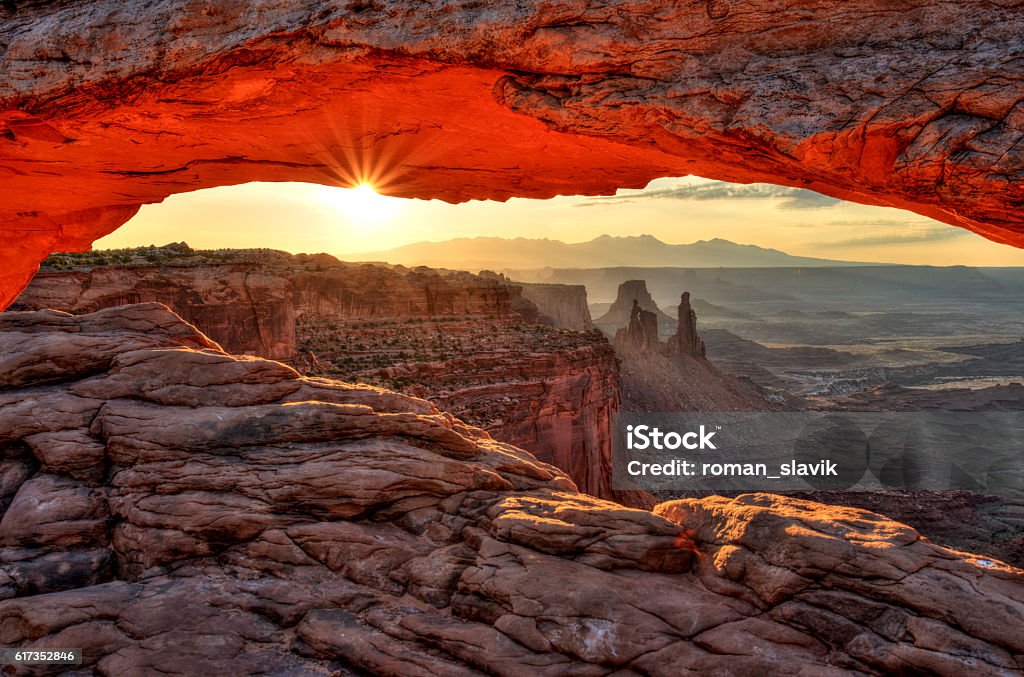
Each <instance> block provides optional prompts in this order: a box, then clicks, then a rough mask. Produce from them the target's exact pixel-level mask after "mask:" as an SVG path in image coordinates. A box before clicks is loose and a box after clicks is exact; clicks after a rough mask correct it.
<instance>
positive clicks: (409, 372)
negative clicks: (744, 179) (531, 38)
mask: <svg viewBox="0 0 1024 677" xmlns="http://www.w3.org/2000/svg"><path fill="white" fill-rule="evenodd" d="M181 247H183V249H181ZM179 250H180V251H179ZM179 250H174V251H175V252H178V253H180V254H181V255H182V256H186V257H187V256H191V258H192V259H195V258H197V257H199V256H200V255H201V254H200V253H196V252H192V251H191V250H189V249H188V248H187V246H184V245H181V246H180V247H179ZM171 253H173V252H171V251H169V250H168V251H163V252H162V255H165V256H168V255H170V254H171ZM224 256H233V257H235V258H242V257H248V258H250V259H252V260H250V261H248V262H246V263H241V262H236V263H209V262H207V263H196V262H195V261H193V262H192V263H188V262H187V261H188V260H187V259H182V260H177V262H176V263H175V265H160V266H154V265H139V266H132V267H113V268H109V267H108V268H104V267H95V268H92V269H90V270H87V271H85V270H73V271H50V272H45V273H43V274H41V275H40V276H39V278H37V280H35V281H33V283H32V284H31V285H30V286H29V287H28V289H26V290H25V292H24V293H23V294H22V295H21V296H20V297H19V299H18V306H17V307H21V308H25V309H38V308H53V309H57V310H63V311H68V312H89V311H93V310H97V309H100V308H105V307H110V306H113V305H118V304H123V303H137V302H146V301H155V302H160V303H164V304H166V305H168V306H169V307H171V308H172V309H173V310H175V311H176V312H178V313H179V314H180V315H181V316H182V317H184V318H185V319H186V320H188V321H189V322H190V323H192V324H194V325H195V326H196V327H198V328H199V329H201V330H202V331H204V332H207V333H208V334H209V335H210V337H211V338H213V339H214V340H216V341H217V342H218V343H219V344H220V345H222V346H224V347H225V348H226V349H228V350H232V351H235V352H238V353H243V354H255V355H259V356H262V357H268V358H271V359H280V360H287V361H291V362H293V363H295V364H297V365H298V366H301V367H302V368H303V370H304V371H305V372H306V373H310V374H320V375H344V376H345V377H346V378H350V379H359V380H362V381H369V382H373V383H380V384H383V385H388V386H391V387H394V388H397V389H405V390H409V391H411V392H415V393H416V394H418V395H420V396H424V397H429V398H430V399H431V400H434V401H437V402H441V403H443V405H444V407H445V408H446V409H449V410H451V411H453V412H456V413H457V415H459V416H460V417H462V418H463V419H464V420H466V421H468V422H470V423H473V424H474V425H478V426H480V427H482V428H485V429H486V430H488V431H489V432H491V433H492V434H493V435H494V436H495V437H497V438H498V439H500V440H502V441H505V442H509V443H511V444H515V445H517V446H519V447H522V448H524V449H527V450H529V451H531V452H532V453H535V454H537V455H538V457H540V458H541V459H542V460H544V461H546V462H548V463H552V464H554V465H556V466H558V467H559V468H562V469H563V470H564V471H566V472H568V473H569V474H570V476H572V477H573V478H574V480H575V481H576V482H577V484H578V485H579V486H580V488H581V489H582V490H583V491H585V492H588V493H591V494H594V495H595V496H600V497H604V498H611V497H612V496H613V494H612V491H611V474H610V466H611V434H612V415H613V413H614V412H617V411H618V408H619V371H618V362H617V360H616V359H615V354H614V351H613V350H612V348H611V346H610V345H609V344H608V342H607V341H606V340H605V339H604V337H603V336H601V335H600V333H598V332H592V331H591V332H575V331H556V330H554V329H551V328H549V327H543V326H538V325H535V324H534V323H535V322H536V321H537V320H539V319H541V316H542V313H541V312H539V311H538V309H537V307H536V306H534V305H533V304H532V303H530V302H529V301H528V300H526V299H524V298H523V296H522V295H523V291H522V289H521V288H520V287H519V286H517V285H509V284H505V283H504V282H503V281H501V280H498V279H497V278H482V277H478V276H476V275H471V274H469V273H456V272H444V273H442V272H439V271H435V270H431V269H427V268H417V269H414V270H406V269H396V268H389V267H385V266H378V265H370V264H345V263H341V262H339V261H337V260H335V259H333V258H332V257H329V256H291V255H288V254H284V253H281V252H257V251H248V252H237V253H234V254H231V255H227V254H225V255H224ZM542 286H544V287H550V288H549V289H545V290H543V291H542V295H543V296H544V298H545V299H546V300H547V302H548V306H547V309H548V310H552V311H554V312H556V314H557V311H558V308H559V307H561V308H563V309H565V310H567V311H570V312H567V313H566V314H564V315H563V316H562V317H563V319H564V320H573V321H582V320H583V319H584V318H580V317H578V316H577V317H576V318H575V319H574V318H573V315H572V312H575V311H574V309H575V310H578V305H579V303H580V299H581V295H580V293H579V292H578V291H577V288H573V287H568V286H563V285H542ZM556 288H557V289H556ZM578 289H582V287H580V288H578ZM564 292H568V293H564ZM566 299H567V300H568V303H566ZM582 303H583V309H584V311H586V295H585V292H584V293H583V294H582ZM545 314H546V313H545ZM585 319H586V320H587V321H589V313H588V314H587V315H586V316H585Z"/></svg>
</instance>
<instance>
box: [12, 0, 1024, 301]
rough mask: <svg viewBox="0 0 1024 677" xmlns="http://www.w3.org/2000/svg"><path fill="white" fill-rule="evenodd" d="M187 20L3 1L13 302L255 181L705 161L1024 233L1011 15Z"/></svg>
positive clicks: (573, 185)
mask: <svg viewBox="0 0 1024 677" xmlns="http://www.w3.org/2000/svg"><path fill="white" fill-rule="evenodd" d="M192 10H193V8H192V6H191V5H189V4H188V3H181V2H177V3H158V4H154V5H140V6H133V7H131V8H125V7H123V5H121V4H119V3H115V2H112V1H111V0H90V2H88V3H86V4H84V5H79V4H75V3H69V2H56V3H47V4H45V5H40V4H37V3H36V4H14V5H11V4H8V5H7V6H6V7H5V8H4V9H3V10H2V11H3V13H4V14H3V22H2V24H0V73H2V77H0V138H2V139H3V141H2V142H0V143H3V144H4V145H3V150H2V155H0V158H2V166H4V167H5V168H6V169H5V181H4V182H3V184H2V188H0V204H2V205H3V212H2V213H0V219H2V220H3V222H4V224H5V226H4V227H5V230H4V232H5V234H7V235H8V236H9V238H8V239H13V240H15V243H14V246H11V247H6V248H5V249H4V250H3V251H2V252H0V254H2V256H3V259H2V266H0V269H2V270H3V271H4V272H3V273H2V274H0V275H2V276H0V290H2V296H0V306H3V305H6V304H8V303H9V302H10V301H11V300H12V299H13V297H14V296H15V295H16V294H17V290H18V289H20V288H21V287H22V286H23V285H24V284H26V283H27V282H28V280H29V278H30V277H31V275H32V272H33V271H34V269H35V265H36V263H37V262H38V261H40V260H42V259H43V258H44V256H45V255H46V254H47V253H48V252H51V251H68V250H71V249H76V248H84V247H88V246H89V244H90V243H91V242H92V241H94V240H95V239H96V238H97V237H99V236H101V235H104V234H106V233H108V232H110V231H111V230H113V229H114V228H116V227H118V226H119V225H120V224H122V223H124V222H125V221H126V220H127V219H128V218H129V217H130V216H131V215H133V214H134V213H135V212H136V211H137V209H138V206H139V205H140V204H143V203H150V202H157V201H160V200H162V199H164V198H165V197H167V196H168V195H170V194H173V193H176V192H182V191H187V190H194V189H196V188H202V187H209V186H214V185H223V184H237V183H244V182H246V181H253V180H277V181H283V180H287V181H310V182H320V183H327V184H334V185H338V184H341V185H352V184H355V183H358V182H359V181H372V182H374V183H376V184H378V185H379V187H380V188H381V189H382V190H384V191H385V192H388V193H390V194H394V195H400V196H406V197H421V198H441V199H447V200H451V201H458V200H466V199H470V198H479V199H482V198H491V199H505V198H508V197H511V196H524V197H525V196H529V197H550V196H553V195H556V194H566V193H578V194H593V193H598V192H604V193H610V192H612V191H613V190H614V189H616V188H619V187H641V186H643V185H644V184H646V183H647V182H648V181H649V180H650V179H652V178H655V177H658V176H680V175H686V174H697V175H700V176H707V177H712V178H718V179H724V180H730V181H738V182H752V181H769V182H776V183H782V184H785V185H790V186H796V187H801V188H809V189H812V190H817V191H820V192H823V193H826V194H829V195H833V196H835V197H840V198H844V199H851V200H855V201H860V202H866V203H873V204H882V205H886V206H896V207H902V208H905V209H911V210H914V211H916V212H918V213H921V214H926V215H928V216H933V217H935V218H938V219H940V220H943V221H946V222H948V223H953V224H956V225H961V226H964V227H967V228H970V229H972V230H975V231H976V232H979V233H981V234H983V235H985V236H986V237H989V238H992V239H995V240H998V241H1002V242H1019V241H1020V236H1019V233H1020V232H1021V216H1020V210H1019V209H1017V207H1016V205H1017V204H1018V202H1019V200H1020V198H1021V193H1020V182H1019V181H1016V180H1014V177H1015V176H1016V175H1017V174H1018V173H1019V172H1020V171H1021V167H1022V163H1024V158H1022V155H1021V152H1020V150H1019V143H1018V142H1019V141H1020V138H1021V129H1022V126H1021V108H1020V104H1019V100H1020V87H1019V86H1018V83H1017V80H1016V65H1015V62H1014V58H1015V57H1014V55H1015V54H1016V49H1017V38H1018V36H1019V34H1020V28H1021V23H1022V18H1021V12H1020V10H1019V8H1018V7H1017V6H1016V5H1012V4H1010V5H1000V6H998V7H995V8H993V7H992V6H990V4H988V3H982V2H980V1H977V0H972V1H970V2H965V3H946V4H941V3H936V2H933V1H930V0H913V1H912V2H910V3H909V4H906V5H904V6H902V7H901V8H900V14H899V17H900V20H899V21H892V20H890V19H891V18H892V17H891V16H889V12H890V11H891V8H890V7H888V6H883V5H879V3H878V2H877V0H856V1H855V2H852V3H849V2H848V3H829V4H824V5H815V6H814V7H806V6H803V5H797V6H788V5H787V6H783V5H779V4H778V3H776V2H773V1H771V0H758V1H757V2H754V3H753V4H750V5H745V6H744V7H742V11H741V8H739V7H738V6H737V4H736V3H735V2H730V1H728V0H714V1H713V2H701V3H691V4H687V5H681V6H677V5H673V4H666V3H657V2H651V1H632V0H631V1H628V2H627V1H620V2H616V3H614V4H613V5H607V6H606V5H599V6H598V5H595V6H590V5H585V4H582V5H579V4H571V3H554V4H552V3H540V2H534V3H525V4H524V3H521V2H509V1H505V2H499V3H497V4H494V3H489V4H488V5H487V7H483V6H476V5H473V4H471V3H470V4H468V5H460V6H458V7H451V6H448V5H444V6H428V5H424V6H412V5H403V4H401V3H395V4H375V5H371V6H367V7H364V6H363V5H342V4H339V5H332V6H330V7H319V6H309V7H295V6H293V5H291V4H288V3H282V2H264V3H260V4H258V5H255V6H248V5H246V6H242V5H238V4H235V3H230V2H224V1H223V0H221V1H219V2H214V3H213V4H211V5H209V6H208V7H206V8H205V9H204V10H203V11H202V12H201V13H197V12H194V11H192ZM283 36H287V38H284V37H283ZM864 36H871V40H870V43H869V44H865V42H864ZM666 45H671V46H672V49H666ZM253 139H263V140H264V142H263V143H261V144H257V145H256V146H254V144H253ZM55 168H57V169H55ZM467 176H472V180H469V181H467V180H466V177H467ZM1008 177H1009V178H1008ZM40 195H45V196H46V203H45V205H43V204H42V203H41V202H40V198H39V196H40Z"/></svg>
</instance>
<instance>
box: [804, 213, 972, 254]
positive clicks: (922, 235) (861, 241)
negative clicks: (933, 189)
mask: <svg viewBox="0 0 1024 677" xmlns="http://www.w3.org/2000/svg"><path fill="white" fill-rule="evenodd" d="M829 225H844V226H848V227H856V228H875V229H878V230H882V231H883V232H876V233H874V234H871V233H865V234H863V235H858V236H856V237H849V238H845V239H842V240H831V241H828V242H819V243H816V245H817V246H818V247H883V246H889V245H900V244H923V243H928V242H942V241H945V240H953V239H956V238H959V237H964V236H969V235H971V232H970V231H968V230H964V229H963V228H957V227H956V226H947V225H943V224H916V223H912V222H911V223H908V222H906V221H897V220H888V219H887V220H880V221H848V222H846V221H833V222H830V223H829ZM884 231H889V232H884Z"/></svg>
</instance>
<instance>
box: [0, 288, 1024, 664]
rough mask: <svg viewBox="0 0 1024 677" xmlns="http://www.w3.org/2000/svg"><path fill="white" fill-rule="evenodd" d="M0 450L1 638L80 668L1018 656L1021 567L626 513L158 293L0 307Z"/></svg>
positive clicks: (868, 541) (549, 472) (805, 506)
mask: <svg viewBox="0 0 1024 677" xmlns="http://www.w3.org/2000/svg"><path fill="white" fill-rule="evenodd" d="M56 356H59V359H55V357H56ZM0 449H2V450H3V455H2V459H0V468H2V469H3V472H2V477H3V482H2V484H0V488H2V503H0V509H2V512H3V515H2V519H0V598H2V601H0V643H3V644H4V645H6V646H18V647H33V648H44V647H65V646H71V645H74V646H77V647H81V648H83V649H84V663H83V665H82V666H80V668H79V669H78V672H79V673H80V674H99V675H109V674H140V673H146V672H162V673H184V674H225V673H230V674H266V673H268V672H269V673H273V674H304V675H305V674H308V675H312V674H323V673H332V674H341V675H347V674H353V675H355V674H365V673H371V674H380V675H403V676H405V675H435V674H446V675H474V674H492V675H508V676H510V677H511V676H514V675H519V674H522V671H523V669H524V666H528V668H527V669H528V670H529V671H530V672H531V673H533V674H540V675H566V674H572V675H610V674H620V675H621V674H644V675H679V674H708V673H709V672H716V671H717V672H724V673H729V674H741V673H742V674H749V673H752V672H756V673H764V674H770V675H782V674H800V673H804V674H811V673H813V674H820V675H833V674H834V675H840V674H849V672H851V671H853V672H857V673H862V674H892V673H893V672H904V673H905V672H908V671H912V672H919V673H929V674H939V675H960V674H964V673H965V672H970V673H971V674H979V675H1008V674H1014V673H1016V672H1019V671H1020V670H1022V669H1024V639H1022V637H1021V634H1020V632H1019V628H1020V627H1021V626H1022V624H1024V572H1022V571H1020V570H1018V569H1014V568H1012V567H1009V566H1007V565H1005V564H1003V563H1001V562H999V561H995V560H991V559H987V558H981V557H977V556H972V555H968V554H965V553H962V552H957V551H953V550H949V549H946V548H942V547H940V546H937V545H934V544H932V543H930V542H928V541H927V540H925V539H923V538H922V537H921V536H920V535H919V534H918V533H917V532H916V531H914V530H913V529H911V528H909V527H907V526H904V525H902V524H899V523H897V522H893V521H891V520H889V519H887V518H884V517H881V516H880V515H877V514H875V513H872V512H869V511H865V510H858V509H854V508H842V507H834V506H826V505H822V504H819V503H814V502H810V501H804V500H797V499H791V498H783V497H778V496H770V495H762V494H747V495H743V496H739V497H735V498H725V497H709V498H705V499H701V500H692V499H691V500H678V501H671V502H668V503H663V504H660V505H658V506H656V507H655V509H654V510H653V511H643V510H635V509H629V508H624V507H622V506H621V505H618V504H615V503H610V502H607V501H603V500H600V499H598V498H594V497H590V496H587V495H585V494H580V493H577V490H576V487H575V486H574V484H573V482H572V481H571V480H570V479H569V477H568V476H567V475H566V474H565V473H563V472H561V471H560V470H558V469H556V468H554V467H553V466H550V465H547V464H545V463H542V462H540V461H538V460H537V459H536V458H534V457H533V456H531V455H530V454H528V453H526V452H523V451H521V450H519V449H517V448H515V447H513V446H511V445H507V444H504V443H501V442H498V441H496V440H494V439H493V438H492V437H491V436H489V435H488V434H487V433H486V432H484V431H482V430H480V429H479V428H475V427H473V426H470V425H467V424H465V423H462V422H460V421H459V420H458V419H455V418H453V417H452V416H450V415H448V414H445V413H442V412H440V411H439V410H438V409H437V408H435V407H434V406H433V405H432V404H430V403H429V402H426V401H424V400H422V399H418V398H415V397H410V396H408V395H402V394H399V393H394V392H390V391H387V390H383V389H380V388H376V387H372V386H368V385H353V384H348V383H344V382H340V381H334V380H330V379H324V378H312V377H304V376H301V375H300V374H299V373H297V372H296V371H294V370H293V369H291V368H289V367H287V366H285V365H283V364H281V363H279V362H274V361H269V360H266V359H263V358H258V357H253V356H248V357H246V356H231V355H228V354H226V353H225V352H223V351H222V350H220V348H219V347H218V346H217V345H216V344H215V343H214V342H212V341H211V340H210V339H208V338H207V337H205V336H204V335H202V334H201V333H200V332H198V331H197V330H196V329H195V328H194V327H192V326H191V325H189V324H187V323H185V322H183V321H182V320H181V319H180V318H178V317H177V316H176V315H174V314H173V313H172V312H170V311H169V310H168V309H167V308H166V307H165V306H161V305H159V304H153V303H150V304H137V305H131V306H122V307H116V308H109V309H104V310H100V311H97V312H95V313H91V314H85V315H79V316H72V315H68V314H65V313H61V312H58V311H52V310H44V311H34V312H8V313H4V314H2V315H0ZM553 582H554V583H555V584H552V583H553ZM936 591H941V593H940V594H937V593H936Z"/></svg>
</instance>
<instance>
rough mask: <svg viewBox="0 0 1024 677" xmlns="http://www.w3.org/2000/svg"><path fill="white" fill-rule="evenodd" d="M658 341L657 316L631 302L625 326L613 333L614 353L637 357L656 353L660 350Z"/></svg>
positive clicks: (637, 302) (637, 303)
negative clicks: (630, 309)
mask: <svg viewBox="0 0 1024 677" xmlns="http://www.w3.org/2000/svg"><path fill="white" fill-rule="evenodd" d="M663 347H664V346H662V343H661V341H660V340H659V339H658V315H657V313H653V312H650V311H648V310H644V309H643V308H641V307H640V303H639V301H637V300H636V299H634V300H633V310H632V311H631V312H630V313H629V321H628V322H627V323H626V326H625V327H623V328H622V329H619V330H618V331H617V332H615V351H616V352H617V353H618V354H619V355H631V356H639V355H643V354H646V353H658V352H660V351H661V350H662V348H663Z"/></svg>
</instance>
